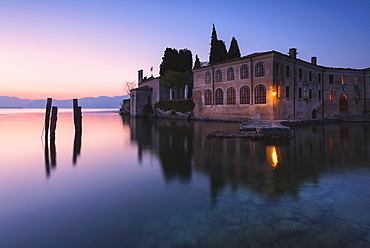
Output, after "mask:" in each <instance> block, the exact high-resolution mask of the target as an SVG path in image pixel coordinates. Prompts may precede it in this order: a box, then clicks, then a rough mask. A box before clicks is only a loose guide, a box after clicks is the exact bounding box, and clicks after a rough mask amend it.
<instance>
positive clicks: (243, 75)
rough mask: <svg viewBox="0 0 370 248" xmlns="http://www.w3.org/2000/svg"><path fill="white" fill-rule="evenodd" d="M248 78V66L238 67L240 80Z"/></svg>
mask: <svg viewBox="0 0 370 248" xmlns="http://www.w3.org/2000/svg"><path fill="white" fill-rule="evenodd" d="M243 78H249V72H248V66H247V65H242V66H241V67H240V79H243Z"/></svg>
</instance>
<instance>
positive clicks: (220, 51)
mask: <svg viewBox="0 0 370 248" xmlns="http://www.w3.org/2000/svg"><path fill="white" fill-rule="evenodd" d="M217 57H218V61H217V62H222V61H226V60H227V59H228V57H229V55H228V53H227V50H226V45H225V42H224V41H223V40H218V42H217ZM217 62H216V63H217Z"/></svg>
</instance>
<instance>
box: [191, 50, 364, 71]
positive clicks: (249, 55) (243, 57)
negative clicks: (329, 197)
mask: <svg viewBox="0 0 370 248" xmlns="http://www.w3.org/2000/svg"><path fill="white" fill-rule="evenodd" d="M270 53H275V54H279V55H282V56H285V57H287V58H289V59H295V60H297V61H300V62H303V63H306V64H308V65H311V66H312V65H313V66H317V67H321V68H323V69H336V70H356V71H364V70H366V71H368V70H370V67H369V68H365V69H354V68H338V67H329V66H323V65H317V64H312V63H311V62H308V61H305V60H302V59H299V58H293V57H290V56H289V55H287V54H284V53H281V52H277V51H275V50H272V51H266V52H255V53H251V54H248V55H245V56H242V57H240V58H237V59H232V60H227V61H223V62H219V63H215V64H212V65H210V64H207V65H206V66H201V67H197V68H194V69H193V70H194V71H196V70H199V69H201V68H202V69H204V68H205V67H209V66H214V65H220V64H224V63H229V62H232V61H238V60H244V59H246V58H253V57H257V56H262V55H266V54H270Z"/></svg>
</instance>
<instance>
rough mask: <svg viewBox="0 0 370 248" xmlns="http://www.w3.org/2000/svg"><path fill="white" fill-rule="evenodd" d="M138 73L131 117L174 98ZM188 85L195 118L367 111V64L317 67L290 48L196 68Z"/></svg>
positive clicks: (369, 105) (369, 81)
mask: <svg viewBox="0 0 370 248" xmlns="http://www.w3.org/2000/svg"><path fill="white" fill-rule="evenodd" d="M138 77H139V78H138V82H139V87H138V88H137V89H134V90H132V91H131V100H130V115H131V116H145V115H148V114H149V115H150V114H151V113H149V112H150V110H151V109H153V106H154V104H155V103H156V102H158V101H160V100H172V99H174V94H173V92H172V91H171V90H169V89H165V88H163V87H162V86H161V85H160V78H159V77H158V78H153V77H151V78H149V79H147V78H143V71H142V70H140V71H139V72H138ZM193 88H194V89H193V100H194V102H195V108H194V113H193V114H194V117H195V118H196V119H240V120H248V119H261V120H281V119H307V118H321V117H332V116H334V115H339V114H364V113H369V112H370V97H369V96H370V68H367V69H349V68H331V67H324V66H320V65H318V64H317V58H316V57H312V58H311V61H310V62H307V61H303V60H301V59H298V58H297V49H295V48H291V49H289V53H288V55H285V54H282V53H280V52H276V51H268V52H261V53H253V54H250V55H247V56H244V57H241V58H238V59H234V60H229V61H225V62H221V63H217V64H213V65H207V66H202V67H200V68H196V69H194V70H193ZM184 92H186V90H184ZM184 92H183V93H182V96H183V97H184V98H186V96H187V94H186V93H184ZM148 111H149V112H148Z"/></svg>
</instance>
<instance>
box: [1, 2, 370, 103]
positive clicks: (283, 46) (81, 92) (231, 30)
mask: <svg viewBox="0 0 370 248" xmlns="http://www.w3.org/2000/svg"><path fill="white" fill-rule="evenodd" d="M369 10H370V1H369V0H348V1H346V0H338V1H329V0H322V1H317V0H310V1H300V0H295V1H289V0H288V1H284V0H282V1H270V0H269V1H263V0H261V1H255V0H253V1H236V0H229V1H217V0H216V1H208V0H197V1H193V0H190V1H167V0H164V1H147V0H144V1H126V0H111V1H109V0H104V1H103V0H73V1H72V0H63V1H59V0H54V1H53V0H27V1H20V0H9V1H6V0H0V95H7V96H16V97H20V98H31V99H36V98H46V97H53V98H56V99H67V98H74V97H77V98H80V97H87V96H93V97H96V96H100V95H105V96H115V95H122V94H123V85H122V83H124V82H125V81H133V80H136V79H137V71H138V70H139V69H143V70H144V75H145V76H150V68H151V67H152V66H153V74H154V76H158V72H159V65H160V63H161V60H162V56H163V52H164V50H165V49H166V47H171V48H176V49H183V48H187V49H189V50H191V51H192V53H193V57H194V58H195V55H196V54H198V56H199V58H200V60H201V61H207V60H208V54H209V48H210V47H209V44H210V37H211V31H212V23H214V24H215V26H216V30H217V34H218V38H219V39H222V40H224V41H225V43H226V46H227V48H229V45H230V41H231V38H232V37H233V36H234V37H235V38H236V39H237V41H238V43H239V47H240V50H241V53H242V56H243V55H247V54H250V53H253V52H261V51H270V50H275V51H278V52H281V53H287V52H288V50H289V48H291V47H295V48H297V49H298V53H299V54H298V58H300V59H303V60H306V61H310V58H311V56H316V57H317V58H318V64H319V65H324V66H331V67H345V68H348V67H349V68H358V69H363V68H367V67H370V47H369V46H370V12H369ZM193 60H194V59H193Z"/></svg>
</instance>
